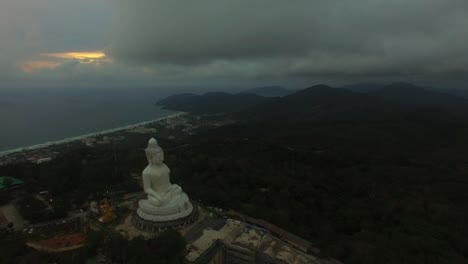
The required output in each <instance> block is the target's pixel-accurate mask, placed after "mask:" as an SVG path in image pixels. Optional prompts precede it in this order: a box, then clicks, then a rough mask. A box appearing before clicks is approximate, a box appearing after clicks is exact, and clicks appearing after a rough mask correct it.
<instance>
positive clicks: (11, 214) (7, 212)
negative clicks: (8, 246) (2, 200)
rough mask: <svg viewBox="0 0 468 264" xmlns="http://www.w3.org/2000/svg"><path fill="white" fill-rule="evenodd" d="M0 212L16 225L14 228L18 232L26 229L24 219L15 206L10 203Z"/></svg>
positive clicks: (0, 208)
mask: <svg viewBox="0 0 468 264" xmlns="http://www.w3.org/2000/svg"><path fill="white" fill-rule="evenodd" d="M0 211H1V212H2V213H3V216H5V218H6V219H7V220H8V222H12V223H13V224H14V228H15V230H17V231H22V230H23V229H24V227H25V223H24V220H23V217H22V216H21V215H20V214H19V212H18V210H16V208H15V207H14V206H13V204H11V203H8V204H6V205H3V206H1V207H0Z"/></svg>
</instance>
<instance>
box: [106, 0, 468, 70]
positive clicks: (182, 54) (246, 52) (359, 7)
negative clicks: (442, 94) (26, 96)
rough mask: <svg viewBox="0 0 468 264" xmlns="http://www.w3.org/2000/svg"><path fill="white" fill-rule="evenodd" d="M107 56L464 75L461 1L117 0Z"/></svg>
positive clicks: (235, 66) (186, 64)
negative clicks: (109, 54) (111, 40)
mask: <svg viewBox="0 0 468 264" xmlns="http://www.w3.org/2000/svg"><path fill="white" fill-rule="evenodd" d="M118 5H119V6H118V10H117V13H116V16H115V18H116V19H115V24H114V26H115V31H114V34H113V36H114V39H113V42H112V43H111V44H112V45H111V46H110V47H111V48H110V53H111V54H112V55H113V56H114V57H115V58H117V59H119V60H122V61H127V62H132V63H136V64H152V65H165V64H172V65H176V66H179V67H181V68H180V69H181V71H183V70H187V71H190V72H191V73H197V72H198V74H204V75H206V76H211V75H219V74H221V75H223V74H224V75H232V76H235V75H240V76H254V75H255V76H268V75H275V76H278V75H279V76H285V77H286V76H389V77H391V76H406V75H444V74H452V73H455V72H458V73H465V72H467V71H468V55H467V51H466V48H465V47H467V46H468V16H466V13H467V12H468V1H465V0H393V1H387V0H354V1H344V0H341V1H338V0H319V1H310V0H295V1H284V0H236V1H234V0H198V1H185V0H140V1H123V0H119V2H118Z"/></svg>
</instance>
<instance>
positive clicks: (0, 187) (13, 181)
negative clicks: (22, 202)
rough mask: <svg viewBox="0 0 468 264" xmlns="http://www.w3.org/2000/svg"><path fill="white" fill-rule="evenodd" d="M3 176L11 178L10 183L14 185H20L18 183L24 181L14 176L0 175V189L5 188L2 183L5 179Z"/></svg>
mask: <svg viewBox="0 0 468 264" xmlns="http://www.w3.org/2000/svg"><path fill="white" fill-rule="evenodd" d="M5 178H9V179H10V180H11V185H12V186H15V185H20V184H23V183H24V181H22V180H20V179H16V178H14V177H9V176H0V190H3V189H5V185H4V184H3V183H4V181H5Z"/></svg>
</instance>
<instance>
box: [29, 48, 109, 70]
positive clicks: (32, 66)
mask: <svg viewBox="0 0 468 264" xmlns="http://www.w3.org/2000/svg"><path fill="white" fill-rule="evenodd" d="M70 60H74V61H78V62H79V63H83V64H94V65H99V64H100V63H102V62H106V61H109V60H108V59H107V57H106V54H105V53H104V52H103V51H72V52H57V53H41V54H39V55H38V56H36V58H35V59H31V60H27V61H23V62H21V63H20V68H21V70H22V71H23V72H26V73H32V72H37V71H41V70H53V69H55V68H57V67H59V66H61V65H62V64H63V63H65V62H66V61H70Z"/></svg>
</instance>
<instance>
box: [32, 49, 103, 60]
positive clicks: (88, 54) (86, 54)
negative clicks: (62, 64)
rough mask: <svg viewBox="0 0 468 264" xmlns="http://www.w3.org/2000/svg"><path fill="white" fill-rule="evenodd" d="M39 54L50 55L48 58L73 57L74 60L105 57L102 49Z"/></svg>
mask: <svg viewBox="0 0 468 264" xmlns="http://www.w3.org/2000/svg"><path fill="white" fill-rule="evenodd" d="M41 55H42V56H46V57H50V58H58V59H74V60H93V59H103V58H105V57H106V54H105V53H104V52H102V51H81V52H61V53H43V54H41Z"/></svg>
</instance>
